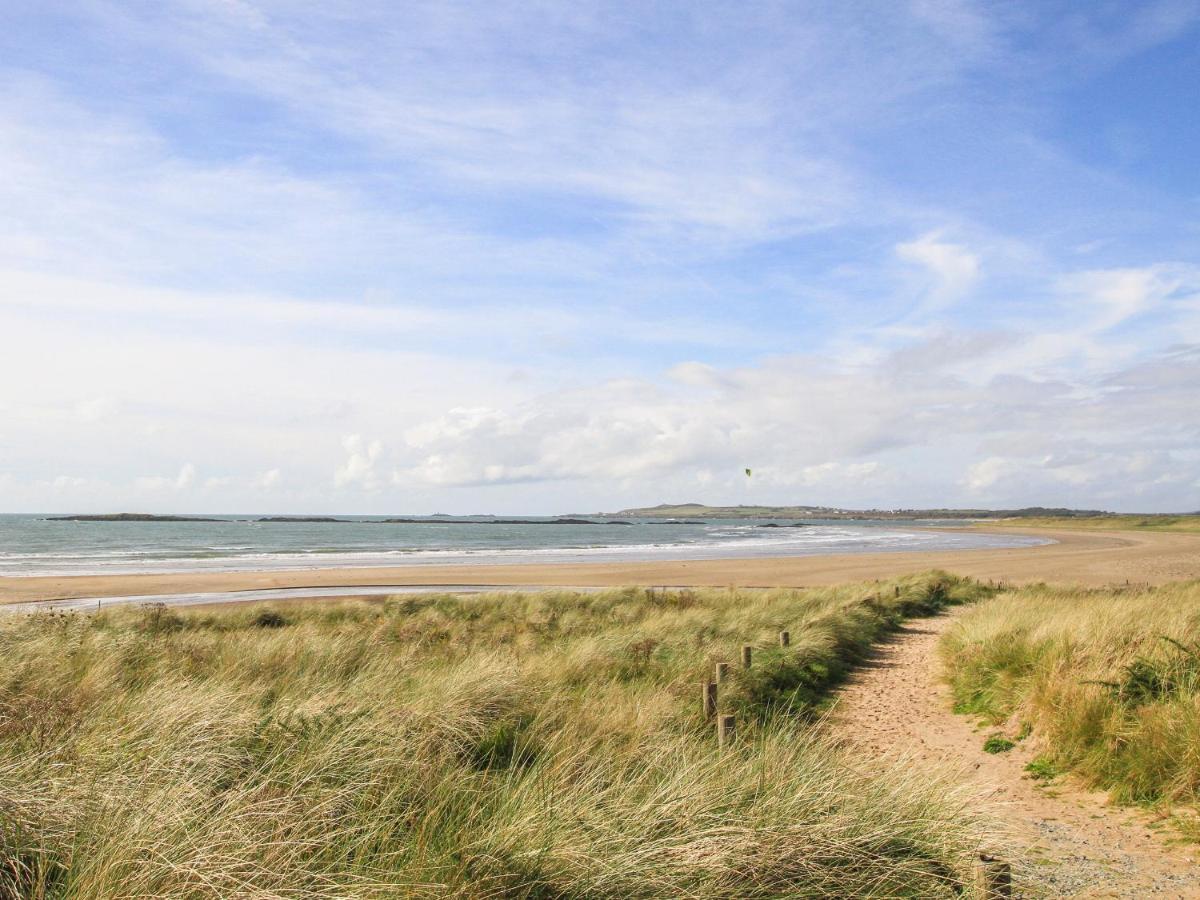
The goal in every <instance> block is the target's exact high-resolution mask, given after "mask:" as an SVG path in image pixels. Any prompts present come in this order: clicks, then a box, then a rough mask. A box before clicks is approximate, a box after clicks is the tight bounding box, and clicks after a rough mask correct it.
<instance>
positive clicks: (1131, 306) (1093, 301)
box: [1059, 265, 1200, 333]
mask: <svg viewBox="0 0 1200 900" xmlns="http://www.w3.org/2000/svg"><path fill="white" fill-rule="evenodd" d="M1059 289H1060V291H1061V292H1062V293H1063V294H1064V296H1065V297H1066V298H1067V301H1068V303H1070V304H1071V310H1072V313H1074V314H1075V315H1076V317H1077V319H1076V321H1079V313H1081V312H1082V313H1083V317H1082V318H1083V321H1084V322H1086V327H1087V328H1088V330H1089V331H1091V332H1093V333H1096V332H1102V331H1106V330H1108V329H1110V328H1115V327H1116V326H1118V325H1121V324H1123V323H1125V322H1128V321H1130V320H1132V319H1135V318H1137V317H1138V316H1142V315H1145V314H1147V313H1151V312H1155V311H1163V310H1164V308H1165V306H1166V305H1167V304H1168V302H1170V301H1171V300H1172V299H1176V300H1181V299H1182V295H1188V296H1190V298H1191V299H1192V300H1194V299H1195V298H1196V297H1198V296H1200V269H1197V268H1195V267H1192V266H1181V265H1173V266H1172V265H1156V266H1146V267H1143V268H1123V269H1097V270H1092V271H1087V272H1078V273H1074V274H1071V275H1068V276H1065V277H1064V278H1062V279H1060V281H1059Z"/></svg>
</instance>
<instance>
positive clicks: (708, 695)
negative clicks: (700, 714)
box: [700, 681, 717, 719]
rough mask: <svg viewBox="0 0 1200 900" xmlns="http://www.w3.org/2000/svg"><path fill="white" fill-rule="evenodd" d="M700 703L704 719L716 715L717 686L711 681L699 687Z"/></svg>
mask: <svg viewBox="0 0 1200 900" xmlns="http://www.w3.org/2000/svg"><path fill="white" fill-rule="evenodd" d="M701 688H702V690H701V694H700V698H701V699H700V702H701V704H702V707H701V708H702V709H703V710H704V718H706V719H711V718H712V717H713V716H715V715H716V714H717V686H716V684H714V683H713V682H711V681H706V682H704V683H703V684H702V685H701Z"/></svg>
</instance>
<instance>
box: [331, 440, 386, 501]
mask: <svg viewBox="0 0 1200 900" xmlns="http://www.w3.org/2000/svg"><path fill="white" fill-rule="evenodd" d="M342 447H343V449H344V450H345V451H346V459H345V462H343V463H342V464H341V465H340V466H338V467H337V470H336V471H335V472H334V473H333V483H334V485H335V486H337V487H347V486H357V487H359V488H362V489H363V490H367V491H372V490H375V489H377V488H378V487H380V485H381V484H382V483H383V482H382V479H381V478H380V476H379V473H378V472H376V470H375V467H376V464H377V463H379V461H380V458H381V457H382V456H383V443H382V442H381V441H378V440H372V441H366V440H363V437H362V435H360V434H348V435H346V436H345V437H344V438H342Z"/></svg>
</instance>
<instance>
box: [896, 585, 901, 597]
mask: <svg viewBox="0 0 1200 900" xmlns="http://www.w3.org/2000/svg"><path fill="white" fill-rule="evenodd" d="M896 596H897V597H899V596H900V585H896Z"/></svg>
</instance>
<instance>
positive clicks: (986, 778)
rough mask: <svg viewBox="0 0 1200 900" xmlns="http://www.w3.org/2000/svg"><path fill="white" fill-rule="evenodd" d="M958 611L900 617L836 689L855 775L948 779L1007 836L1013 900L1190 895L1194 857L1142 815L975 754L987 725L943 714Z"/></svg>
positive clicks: (1026, 753)
mask: <svg viewBox="0 0 1200 900" xmlns="http://www.w3.org/2000/svg"><path fill="white" fill-rule="evenodd" d="M963 612H964V610H963V609H962V608H958V609H955V610H954V611H952V612H950V613H949V614H943V615H940V616H937V617H934V618H929V619H916V620H911V621H910V622H909V623H908V624H907V625H905V626H904V627H902V628H901V629H900V630H899V631H898V632H896V633H895V634H894V635H893V636H891V638H889V639H888V640H886V641H885V642H884V643H882V644H880V645H879V646H878V647H877V649H876V652H875V653H874V654H873V655H872V658H871V660H870V661H869V662H868V663H867V665H865V666H864V667H863V668H862V669H860V670H859V671H858V672H857V673H856V674H855V675H854V676H852V678H851V679H850V681H849V683H848V684H847V685H846V686H845V687H844V688H843V690H842V691H841V693H840V696H839V699H838V701H837V704H836V706H835V708H834V710H833V713H832V715H831V718H830V725H831V728H832V730H833V732H834V734H835V735H836V736H838V738H839V739H840V740H842V741H843V742H845V744H847V745H848V747H849V748H850V749H851V750H852V751H853V752H852V753H851V754H850V758H851V759H853V758H861V759H862V760H863V761H864V762H863V765H864V768H871V767H874V766H877V765H879V764H880V762H881V761H884V760H887V761H891V760H903V761H905V762H907V763H908V764H910V765H911V766H912V767H913V768H914V769H916V770H922V769H923V770H926V771H928V772H930V773H931V775H936V776H937V777H939V778H944V777H946V775H947V773H949V772H958V773H959V774H960V777H961V778H962V779H963V780H964V782H965V783H966V784H967V785H968V786H969V787H970V788H971V789H972V790H973V791H974V792H975V794H976V796H977V803H978V805H979V808H980V809H985V810H989V811H990V812H991V814H992V815H994V816H995V817H996V818H997V819H998V820H999V821H1000V822H1001V823H1002V824H1003V826H1004V827H1005V828H1006V830H1007V831H1008V832H1009V833H1010V839H1009V843H1010V844H1011V846H1013V847H1016V848H1020V849H1021V850H1022V851H1023V852H1024V858H1021V859H1016V860H1014V861H1013V863H1014V883H1015V888H1016V896H1027V897H1110V898H1111V897H1120V898H1140V897H1147V896H1161V897H1179V898H1192V897H1200V870H1198V869H1197V861H1198V855H1197V851H1196V850H1195V849H1194V848H1192V847H1186V846H1180V845H1177V844H1169V843H1167V840H1166V838H1167V837H1169V834H1164V833H1163V831H1156V828H1157V827H1158V826H1159V825H1160V824H1161V823H1158V822H1155V821H1154V820H1153V819H1152V818H1150V817H1149V816H1148V815H1147V814H1146V813H1144V812H1141V811H1138V810H1132V809H1128V808H1118V807H1114V806H1110V805H1109V804H1108V802H1107V798H1106V796H1105V795H1104V794H1101V793H1097V792H1092V791H1085V790H1082V789H1079V788H1076V787H1070V786H1068V787H1063V786H1061V785H1055V787H1054V788H1053V790H1048V789H1046V788H1043V787H1040V786H1039V785H1038V783H1037V782H1035V781H1033V780H1031V779H1030V778H1029V776H1028V774H1027V773H1026V772H1025V768H1024V767H1025V765H1026V764H1027V763H1028V762H1029V761H1030V759H1031V758H1032V756H1033V752H1032V750H1031V749H1030V748H1028V747H1026V746H1024V745H1023V744H1022V743H1018V744H1017V745H1016V746H1015V747H1014V748H1013V749H1012V750H1011V751H1009V752H1006V753H999V754H989V753H986V752H984V750H983V744H984V741H985V739H986V738H987V737H988V735H989V733H990V729H986V728H985V729H980V730H977V729H976V728H975V725H974V721H973V719H972V718H971V717H968V716H961V715H956V714H955V713H953V712H952V711H951V707H952V701H951V696H950V691H949V688H948V687H947V686H946V685H945V684H943V683H942V680H941V666H940V661H939V657H938V653H937V646H938V641H939V639H940V638H941V636H942V635H943V634H944V633H945V631H946V630H947V629H948V628H949V627H950V626H951V625H952V624H953V622H954V620H955V619H956V618H957V617H958V616H960V615H962V614H963Z"/></svg>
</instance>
